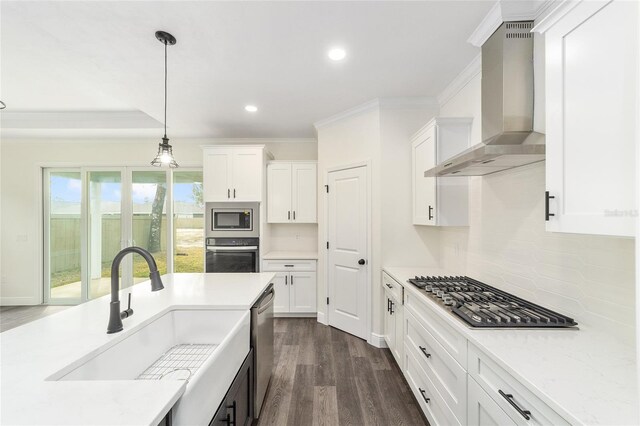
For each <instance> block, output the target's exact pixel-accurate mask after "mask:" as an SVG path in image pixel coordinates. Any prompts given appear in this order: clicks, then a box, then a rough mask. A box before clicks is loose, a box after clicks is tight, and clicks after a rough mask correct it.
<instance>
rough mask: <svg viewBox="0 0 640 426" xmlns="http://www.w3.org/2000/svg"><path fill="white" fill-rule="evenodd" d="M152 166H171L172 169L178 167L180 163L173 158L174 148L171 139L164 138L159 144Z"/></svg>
mask: <svg viewBox="0 0 640 426" xmlns="http://www.w3.org/2000/svg"><path fill="white" fill-rule="evenodd" d="M151 165H152V166H156V167H162V166H169V167H171V168H172V169H175V168H176V167H178V163H177V162H176V160H175V159H174V158H173V148H172V147H171V145H169V139H167V138H162V143H159V144H158V155H156V158H154V159H153V161H152V162H151Z"/></svg>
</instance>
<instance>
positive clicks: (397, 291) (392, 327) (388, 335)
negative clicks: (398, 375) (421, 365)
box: [382, 272, 404, 365]
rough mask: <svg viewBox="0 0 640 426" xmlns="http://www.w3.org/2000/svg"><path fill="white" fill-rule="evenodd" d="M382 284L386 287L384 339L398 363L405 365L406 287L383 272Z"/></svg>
mask: <svg viewBox="0 0 640 426" xmlns="http://www.w3.org/2000/svg"><path fill="white" fill-rule="evenodd" d="M382 286H383V288H384V295H385V297H384V303H385V309H386V312H385V315H384V340H385V342H387V346H388V347H389V350H390V351H391V353H392V354H393V356H394V358H395V359H396V362H397V363H398V365H403V356H402V354H403V352H404V347H403V344H402V342H403V339H402V335H403V329H402V327H403V324H404V308H403V306H402V303H403V297H402V295H403V292H404V288H403V287H402V285H400V284H399V283H398V282H397V281H396V280H394V279H393V278H391V277H389V276H388V275H387V274H385V273H384V272H383V273H382Z"/></svg>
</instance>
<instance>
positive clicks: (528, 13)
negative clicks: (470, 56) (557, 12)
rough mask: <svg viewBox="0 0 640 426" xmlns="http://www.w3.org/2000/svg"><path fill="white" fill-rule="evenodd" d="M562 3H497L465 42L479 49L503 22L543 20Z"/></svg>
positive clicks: (533, 0) (537, 0)
mask: <svg viewBox="0 0 640 426" xmlns="http://www.w3.org/2000/svg"><path fill="white" fill-rule="evenodd" d="M565 1H566V0H565ZM569 1H575V0H569ZM562 2H563V0H543V1H540V0H521V1H515V2H514V1H504V0H502V1H497V2H496V3H495V4H494V5H493V7H492V8H491V10H489V12H488V13H487V14H486V15H485V17H484V18H483V19H482V21H481V22H480V24H479V25H478V26H477V27H476V29H475V30H474V31H473V33H471V35H470V36H469V38H468V39H467V42H468V43H471V44H472V45H474V46H476V47H481V46H482V45H483V44H484V43H485V42H486V41H487V39H488V38H489V37H491V34H493V33H494V32H495V30H497V29H498V27H499V26H500V25H502V23H503V22H508V21H536V20H538V19H544V18H545V17H546V16H547V15H548V14H549V12H550V11H551V10H553V9H554V8H556V7H557V6H558V3H562Z"/></svg>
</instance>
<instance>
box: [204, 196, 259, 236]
mask: <svg viewBox="0 0 640 426" xmlns="http://www.w3.org/2000/svg"><path fill="white" fill-rule="evenodd" d="M205 208H206V221H207V222H206V226H207V232H206V234H207V237H218V238H220V237H227V238H248V237H255V238H257V237H259V236H260V204H259V203H207V204H206V206H205Z"/></svg>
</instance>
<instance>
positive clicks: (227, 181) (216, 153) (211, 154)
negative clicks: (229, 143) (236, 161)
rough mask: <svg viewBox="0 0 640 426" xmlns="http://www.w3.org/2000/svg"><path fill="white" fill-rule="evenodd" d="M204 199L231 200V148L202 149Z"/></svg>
mask: <svg viewBox="0 0 640 426" xmlns="http://www.w3.org/2000/svg"><path fill="white" fill-rule="evenodd" d="M203 155H204V158H203V178H204V188H203V192H204V201H205V202H206V201H231V190H232V189H231V161H232V149H231V148H207V149H205V150H204V154H203Z"/></svg>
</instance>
